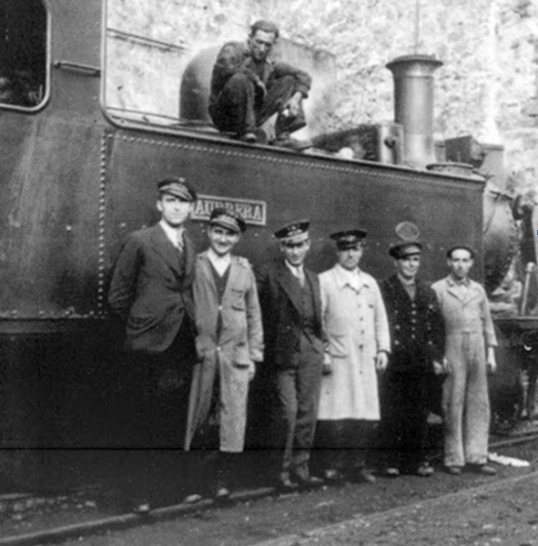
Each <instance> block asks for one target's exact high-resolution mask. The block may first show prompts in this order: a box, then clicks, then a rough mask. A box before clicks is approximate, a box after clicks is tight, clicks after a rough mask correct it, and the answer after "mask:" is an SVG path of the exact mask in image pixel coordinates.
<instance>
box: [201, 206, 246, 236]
mask: <svg viewBox="0 0 538 546" xmlns="http://www.w3.org/2000/svg"><path fill="white" fill-rule="evenodd" d="M209 225H210V226H220V227H223V228H226V229H229V230H230V231H233V232H234V233H243V232H244V231H245V230H246V229H247V225H246V223H245V221H244V220H243V218H241V216H239V214H236V213H235V212H233V211H231V210H228V209H225V208H221V207H217V208H216V209H213V210H212V211H211V216H210V217H209Z"/></svg>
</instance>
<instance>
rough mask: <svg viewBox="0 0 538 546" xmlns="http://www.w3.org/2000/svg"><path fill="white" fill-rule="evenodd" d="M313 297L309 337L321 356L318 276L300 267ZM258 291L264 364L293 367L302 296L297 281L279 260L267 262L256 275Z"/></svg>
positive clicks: (298, 338) (299, 336)
mask: <svg viewBox="0 0 538 546" xmlns="http://www.w3.org/2000/svg"><path fill="white" fill-rule="evenodd" d="M304 273H305V278H306V280H307V281H308V282H310V286H311V287H312V294H313V297H314V316H315V318H314V324H313V328H312V334H313V336H312V337H311V339H310V341H311V344H312V348H313V349H314V351H315V352H316V353H319V358H320V359H323V342H322V338H323V328H322V323H321V295H320V288H319V280H318V276H317V275H316V274H315V273H314V272H312V271H309V270H308V269H306V268H305V269H304ZM258 292H259V297H260V305H261V308H262V317H263V327H264V340H265V359H264V361H265V364H266V365H269V366H272V367H275V368H278V369H284V368H295V367H297V366H298V362H299V356H300V355H299V349H300V341H301V335H302V334H303V324H302V315H301V311H302V296H301V288H300V285H299V283H298V282H297V281H296V279H295V278H294V276H293V274H292V273H291V271H290V270H289V268H288V267H287V266H286V264H285V263H284V261H283V260H279V261H276V262H274V263H273V264H271V265H270V266H269V267H268V268H267V269H266V270H265V271H263V272H262V273H261V274H260V275H258Z"/></svg>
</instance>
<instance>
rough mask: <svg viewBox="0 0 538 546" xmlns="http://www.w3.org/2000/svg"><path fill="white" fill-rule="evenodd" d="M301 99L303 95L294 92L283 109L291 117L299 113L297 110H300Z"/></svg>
mask: <svg viewBox="0 0 538 546" xmlns="http://www.w3.org/2000/svg"><path fill="white" fill-rule="evenodd" d="M302 100H303V96H302V95H301V93H295V94H294V95H293V97H291V99H290V100H289V101H288V102H287V103H286V104H285V105H284V108H283V110H284V111H286V110H287V111H288V112H289V115H290V116H292V117H296V116H298V115H299V112H300V111H301V101H302Z"/></svg>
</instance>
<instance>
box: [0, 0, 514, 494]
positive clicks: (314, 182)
mask: <svg viewBox="0 0 538 546" xmlns="http://www.w3.org/2000/svg"><path fill="white" fill-rule="evenodd" d="M121 4H123V3H121V2H113V1H112V0H108V1H107V0H93V1H91V2H73V1H71V0H2V1H1V2H0V49H1V51H0V59H2V61H1V64H0V66H1V67H2V70H3V73H0V139H1V145H0V180H1V191H2V199H0V211H1V213H0V225H1V229H0V278H1V282H0V302H1V305H0V355H1V356H0V447H1V448H2V450H1V452H0V474H3V475H9V476H10V477H11V479H12V480H15V481H16V482H20V483H23V482H24V481H25V480H26V479H27V476H28V475H29V473H28V472H27V469H28V468H33V467H35V466H36V465H39V464H40V463H39V458H40V457H39V456H38V453H39V452H40V450H43V449H47V448H53V449H67V448H107V447H114V446H115V445H116V444H115V440H114V433H113V431H112V430H111V429H110V427H109V425H108V423H109V416H110V413H109V411H110V405H109V403H108V402H109V401H110V389H111V385H112V384H113V383H114V378H115V366H116V363H117V360H116V358H117V354H118V349H119V345H120V344H119V342H118V339H119V337H120V336H119V335H116V334H118V333H117V332H115V331H114V330H113V327H112V325H111V322H110V317H109V314H108V311H107V306H106V293H107V284H108V280H109V276H110V272H111V269H112V267H113V264H114V260H115V258H116V256H117V254H118V251H119V248H120V246H121V244H122V241H123V240H124V238H125V236H126V235H127V234H128V233H129V232H131V231H133V230H136V229H139V228H141V227H143V226H146V225H150V224H152V223H153V222H155V221H156V220H157V212H156V210H155V199H156V194H155V186H156V181H157V180H159V179H160V178H162V177H164V176H167V175H170V174H176V175H181V176H183V177H185V178H186V179H187V180H189V181H190V182H192V184H193V185H194V186H195V187H196V189H197V191H198V193H199V194H200V199H199V201H198V203H197V205H196V209H195V213H194V216H193V219H192V222H191V226H190V232H191V233H192V235H193V239H194V241H195V243H196V245H197V247H198V249H199V250H201V249H202V248H203V245H204V244H205V240H204V229H205V228H204V220H205V219H207V218H208V216H209V214H210V212H211V210H212V208H214V207H215V206H218V205H224V206H227V207H231V208H233V209H234V210H236V211H239V212H241V213H242V214H243V216H244V218H245V219H246V221H247V223H248V224H249V229H248V231H247V232H246V234H245V236H244V237H243V238H242V241H241V243H240V246H239V248H237V252H238V253H239V254H241V255H244V256H247V257H248V258H249V260H250V261H251V262H252V263H253V264H254V265H255V266H258V265H260V264H261V263H262V262H264V261H265V260H267V259H268V258H269V257H270V256H272V254H274V253H275V251H276V249H277V245H276V243H275V241H274V239H273V237H272V233H273V231H274V230H275V229H276V228H277V227H279V226H280V225H282V224H284V223H285V222H287V221H289V220H290V219H292V218H296V217H308V218H310V220H311V236H312V251H311V254H310V257H309V260H310V262H309V266H310V267H311V268H312V269H314V270H315V271H318V272H321V271H323V270H325V269H327V268H329V267H330V266H331V265H332V264H333V262H334V251H333V247H332V244H331V243H330V241H329V239H328V234H329V233H331V232H332V231H335V230H336V229H339V228H343V227H348V226H356V225H360V226H361V227H364V228H366V229H367V230H368V232H369V236H368V246H367V250H366V252H365V256H364V259H363V266H364V268H365V270H367V271H368V272H370V273H371V274H373V275H374V276H375V277H377V278H383V277H385V276H387V275H388V274H389V272H390V271H391V267H392V262H391V259H390V257H389V256H388V254H387V249H388V246H389V244H390V243H391V242H392V241H393V240H394V229H395V226H396V225H397V224H400V223H402V222H410V223H412V224H414V225H416V226H418V227H419V229H420V232H421V234H422V241H423V243H424V245H425V259H424V266H423V271H422V273H423V276H424V278H425V279H426V280H430V281H433V280H435V279H437V278H440V277H442V276H444V275H445V274H446V270H445V252H446V249H447V248H449V247H450V246H451V245H452V244H453V243H455V242H460V243H465V244H468V245H471V246H472V247H474V248H475V249H476V250H477V263H476V266H475V271H474V274H475V276H476V277H477V278H478V280H480V281H482V282H484V281H485V270H484V263H485V254H484V246H485V242H484V236H483V233H484V195H485V179H484V177H482V176H479V175H477V174H476V173H474V172H472V171H469V172H453V171H450V172H436V171H428V170H426V169H425V168H424V167H423V166H420V167H410V166H409V165H408V164H407V165H404V164H397V161H399V159H401V157H400V156H401V155H402V154H401V152H402V150H401V149H399V150H400V153H398V154H396V153H392V152H391V150H393V149H394V139H392V140H391V139H387V138H385V137H386V135H385V134H384V133H383V130H382V128H381V129H375V130H372V129H371V128H370V129H368V131H366V133H368V135H369V136H368V137H367V142H366V141H363V144H364V145H363V148H364V149H366V150H372V151H371V153H370V155H368V154H366V155H365V156H363V157H362V158H361V159H357V158H354V157H351V158H348V159H342V158H340V157H338V156H337V155H335V154H333V153H331V152H330V150H329V151H327V150H321V149H320V150H318V151H319V153H315V152H314V153H313V152H311V153H304V152H302V153H301V152H296V151H293V150H289V149H283V148H277V147H271V146H265V145H251V144H246V143H242V142H239V141H234V140H230V139H228V138H226V137H224V136H222V135H220V134H219V133H218V132H217V131H215V130H214V129H212V128H211V126H210V124H209V123H207V119H205V120H204V119H194V118H196V116H197V115H194V114H193V111H194V110H196V109H198V110H199V111H203V104H204V103H203V101H204V100H205V99H204V97H203V91H204V85H207V72H208V70H209V69H210V66H211V59H212V57H211V55H212V51H213V52H214V50H211V48H208V49H206V50H204V51H205V52H204V53H203V54H202V55H201V56H200V55H198V56H197V55H195V54H194V53H193V52H192V51H190V50H189V49H188V48H187V47H185V46H183V45H181V44H179V45H177V44H172V43H168V44H167V43H164V42H162V41H160V40H157V39H154V38H151V37H147V36H145V37H143V36H140V35H137V34H135V33H129V32H127V31H125V30H122V29H121V28H117V27H113V26H112V24H111V21H112V20H113V21H115V23H114V24H116V23H117V22H118V21H119V20H121V17H119V16H118V10H119V9H120V7H121V6H120V5H121ZM144 4H148V3H147V2H145V3H144ZM176 4H177V3H175V4H174V5H176ZM194 4H196V2H194ZM120 15H121V14H120ZM137 45H140V51H139V54H140V56H143V52H147V51H155V52H156V56H155V57H153V58H152V59H153V60H152V61H151V62H149V61H147V62H146V61H144V62H145V63H146V64H142V65H141V66H145V67H146V69H147V70H148V71H149V72H150V73H149V75H148V78H149V79H152V80H158V79H159V78H163V80H162V81H163V82H164V81H165V79H164V78H165V77H170V75H169V70H168V67H169V64H167V63H168V61H165V60H163V58H164V56H165V54H166V55H169V57H167V59H170V58H171V59H172V60H176V61H177V62H178V63H179V65H180V67H181V69H182V71H181V70H180V72H181V73H179V74H176V73H175V74H176V75H175V76H174V78H173V80H174V82H175V83H174V85H176V88H177V92H178V95H177V96H176V98H175V100H176V101H177V102H175V103H174V107H175V108H176V109H177V108H178V105H179V106H180V107H181V108H186V109H187V110H183V111H180V112H179V113H178V112H177V111H176V113H173V114H169V113H162V111H160V110H159V108H158V107H159V106H160V104H159V97H154V99H155V100H154V104H153V106H155V105H157V106H155V108H154V109H153V110H152V109H151V106H152V105H149V106H148V105H147V104H146V105H145V106H144V107H141V106H140V105H138V104H137V103H136V97H135V98H133V96H134V95H136V92H138V93H140V94H144V85H145V83H144V82H145V81H146V80H143V81H142V80H140V81H139V83H140V82H142V83H140V86H139V87H140V89H136V87H137V86H133V87H132V88H131V91H132V93H131V91H129V92H127V91H126V90H125V83H126V81H127V79H128V78H126V79H125V80H122V79H121V78H119V76H118V70H117V68H118V63H121V62H129V59H131V60H132V58H131V57H129V56H128V55H127V57H126V52H127V53H129V52H130V53H132V54H133V55H134V54H135V53H136V51H137V50H136V47H137ZM122 48H123V49H122ZM133 52H134V53H133ZM159 55H160V57H159ZM170 55H171V57H170ZM126 59H127V60H126ZM159 59H161V61H162V62H160V61H159ZM419 61H420V59H419ZM419 64H420V63H419ZM426 64H427V63H426ZM208 67H209V68H208ZM182 74H183V79H182V78H181V75H182ZM204 74H205V76H204ZM204 77H206V79H205V80H204ZM203 81H205V82H206V83H205V84H202V83H200V82H203ZM131 83H132V82H131ZM164 87H165V84H164V83H163V89H164ZM129 93H131V95H133V96H131V95H129ZM163 93H164V91H163ZM180 95H181V99H180V98H179V96H180ZM189 97H190V98H189ZM192 97H194V105H195V106H192V104H193V102H192V100H193V99H192ZM196 97H199V100H196ZM163 100H164V99H163ZM189 105H191V106H189ZM189 108H190V110H189ZM395 127H396V125H395ZM391 130H392V129H391ZM372 131H373V132H372ZM404 131H405V127H404ZM359 133H360V131H359ZM372 134H373V135H374V136H373V137H372ZM394 134H396V136H398V135H399V133H398V131H396V132H395V133H394ZM389 136H390V135H389ZM326 140H327V139H326ZM327 141H330V139H329V140H327ZM365 142H366V144H365ZM320 146H321V145H320ZM404 156H405V153H404ZM387 158H388V159H387ZM495 206H497V204H496V205H495ZM503 214H504V212H503ZM505 216H506V219H505V220H504V221H506V222H507V225H508V226H509V228H510V229H512V227H513V222H512V219H511V217H510V215H505ZM512 248H513V244H512V242H509V244H508V245H507V247H506V252H508V253H509V252H512ZM501 269H502V268H501ZM494 274H495V276H496V278H497V279H498V278H499V277H502V271H495V272H494ZM107 400H108V402H107ZM30 474H31V473H30Z"/></svg>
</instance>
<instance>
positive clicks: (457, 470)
mask: <svg viewBox="0 0 538 546" xmlns="http://www.w3.org/2000/svg"><path fill="white" fill-rule="evenodd" d="M445 472H446V473H447V474H451V475H452V476H459V475H460V474H461V466H445Z"/></svg>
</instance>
